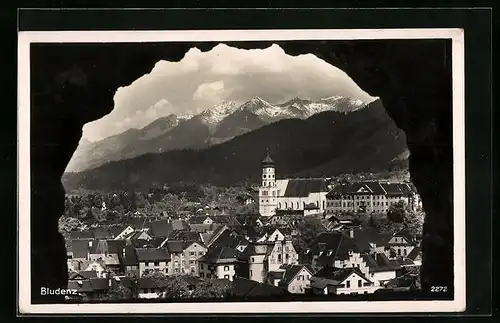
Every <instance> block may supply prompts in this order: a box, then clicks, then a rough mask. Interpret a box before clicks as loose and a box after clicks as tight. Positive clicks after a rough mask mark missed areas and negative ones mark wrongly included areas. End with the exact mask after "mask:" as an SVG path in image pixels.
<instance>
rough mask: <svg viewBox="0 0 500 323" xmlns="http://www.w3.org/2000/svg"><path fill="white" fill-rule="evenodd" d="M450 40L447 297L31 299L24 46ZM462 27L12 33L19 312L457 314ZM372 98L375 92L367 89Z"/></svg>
mask: <svg viewBox="0 0 500 323" xmlns="http://www.w3.org/2000/svg"><path fill="white" fill-rule="evenodd" d="M363 39H451V40H452V56H453V58H452V64H453V65H452V66H453V70H452V73H453V158H454V159H453V160H454V164H453V167H454V169H453V171H454V176H453V181H454V182H453V185H454V191H453V195H454V208H453V212H454V213H453V214H454V220H453V221H454V293H455V295H454V300H453V301H408V300H407V301H369V302H363V301H356V302H346V301H333V302H247V303H244V302H236V303H229V302H228V303H147V304H144V303H139V304H138V303H132V304H131V303H121V304H43V305H42V304H31V286H30V284H31V281H30V277H31V274H30V268H31V264H30V262H31V259H30V251H31V250H30V44H31V43H65V42H67V43H99V42H108V43H112V42H115V43H116V42H123V43H130V42H187V41H219V42H222V41H284V40H363ZM464 55H465V51H464V32H463V30H462V29H457V28H453V29H448V28H438V29H435V28H434V29H316V30H312V29H300V30H217V31H213V30H183V31H47V32H45V31H44V32H40V31H37V32H34V31H26V32H19V33H18V58H19V59H18V181H19V182H18V208H19V209H18V212H19V214H18V246H19V254H18V275H19V276H18V288H19V290H18V298H19V299H18V301H19V312H20V313H21V314H92V313H99V314H113V313H116V314H132V313H137V314H140V313H151V314H163V313H178V314H184V313H186V314H198V313H220V314H223V313H232V314H242V313H253V314H259V313H369V312H373V313H407V312H422V313H425V312H461V311H464V310H465V307H466V301H465V299H466V293H465V281H466V277H465V266H466V257H465V256H466V246H465V234H466V231H465V81H464V73H465V61H464ZM370 95H376V93H370Z"/></svg>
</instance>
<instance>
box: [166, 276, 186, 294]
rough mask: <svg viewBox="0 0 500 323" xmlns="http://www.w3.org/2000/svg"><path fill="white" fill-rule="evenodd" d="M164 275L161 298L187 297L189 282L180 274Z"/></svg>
mask: <svg viewBox="0 0 500 323" xmlns="http://www.w3.org/2000/svg"><path fill="white" fill-rule="evenodd" d="M165 277H166V278H165V280H164V286H165V287H164V290H165V293H164V294H163V298H166V299H176V298H177V299H179V298H187V297H189V284H188V282H187V280H186V279H185V278H184V277H183V276H182V275H176V276H170V277H167V276H165Z"/></svg>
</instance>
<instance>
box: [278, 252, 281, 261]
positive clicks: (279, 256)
mask: <svg viewBox="0 0 500 323" xmlns="http://www.w3.org/2000/svg"><path fill="white" fill-rule="evenodd" d="M278 263H281V254H278Z"/></svg>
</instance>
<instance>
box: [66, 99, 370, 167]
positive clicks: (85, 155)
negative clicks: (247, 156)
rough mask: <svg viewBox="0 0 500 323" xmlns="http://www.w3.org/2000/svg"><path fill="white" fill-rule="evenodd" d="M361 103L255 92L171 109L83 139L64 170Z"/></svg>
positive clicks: (218, 139) (206, 143) (220, 138)
mask: <svg viewBox="0 0 500 323" xmlns="http://www.w3.org/2000/svg"><path fill="white" fill-rule="evenodd" d="M364 106H365V104H364V103H363V102H362V101H360V100H355V99H351V98H347V97H342V96H332V97H329V98H324V99H320V100H317V101H312V100H303V99H300V98H294V99H292V100H290V101H288V102H285V103H281V104H271V103H269V102H267V101H265V100H263V99H261V98H259V97H255V98H253V99H251V100H249V101H247V102H245V103H243V104H241V105H239V104H237V103H236V102H233V101H224V102H222V103H220V104H218V105H216V106H214V107H212V108H210V109H206V110H204V111H203V112H201V113H199V114H197V115H195V116H192V117H181V116H177V115H175V114H171V115H169V116H166V117H163V118H160V119H157V120H155V121H154V122H152V123H151V124H149V125H147V126H146V127H144V128H142V129H129V130H127V131H125V132H123V133H121V134H118V135H114V136H111V137H108V138H105V139H103V140H100V141H97V142H93V143H91V142H88V141H84V140H83V141H82V142H81V143H80V145H79V146H78V148H77V150H76V151H75V153H74V154H73V157H72V158H71V161H70V162H69V164H68V166H67V168H66V171H67V172H79V171H83V170H86V169H90V168H95V167H98V166H101V165H103V164H105V163H108V162H110V161H118V160H123V159H129V158H133V157H137V156H140V155H144V154H147V153H162V152H166V151H172V150H179V149H201V148H208V147H210V146H212V145H215V144H220V143H223V142H225V141H228V140H230V139H232V138H234V137H237V136H240V135H242V134H245V133H247V132H251V131H254V130H256V129H259V128H260V127H262V126H265V125H268V124H271V123H274V122H277V121H280V120H283V119H306V118H309V117H311V116H312V115H314V114H317V113H320V112H324V111H337V112H341V113H348V112H352V111H356V110H358V109H360V108H363V107H364Z"/></svg>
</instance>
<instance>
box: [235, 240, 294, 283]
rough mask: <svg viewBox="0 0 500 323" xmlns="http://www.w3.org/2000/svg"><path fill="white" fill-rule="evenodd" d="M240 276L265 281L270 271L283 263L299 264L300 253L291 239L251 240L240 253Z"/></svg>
mask: <svg viewBox="0 0 500 323" xmlns="http://www.w3.org/2000/svg"><path fill="white" fill-rule="evenodd" d="M239 259H240V260H241V261H242V262H241V265H240V266H239V270H238V273H237V274H238V276H240V277H247V278H249V279H251V280H254V281H257V282H260V283H263V282H265V280H266V277H267V274H268V272H269V271H275V270H277V269H278V268H279V267H280V266H281V265H284V264H287V265H292V264H298V254H297V251H296V249H295V247H294V246H293V244H292V241H291V240H288V239H286V240H282V241H279V240H277V241H274V242H268V241H265V242H251V243H249V244H248V246H247V247H246V248H245V250H244V251H243V252H242V253H241V254H240V256H239Z"/></svg>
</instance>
